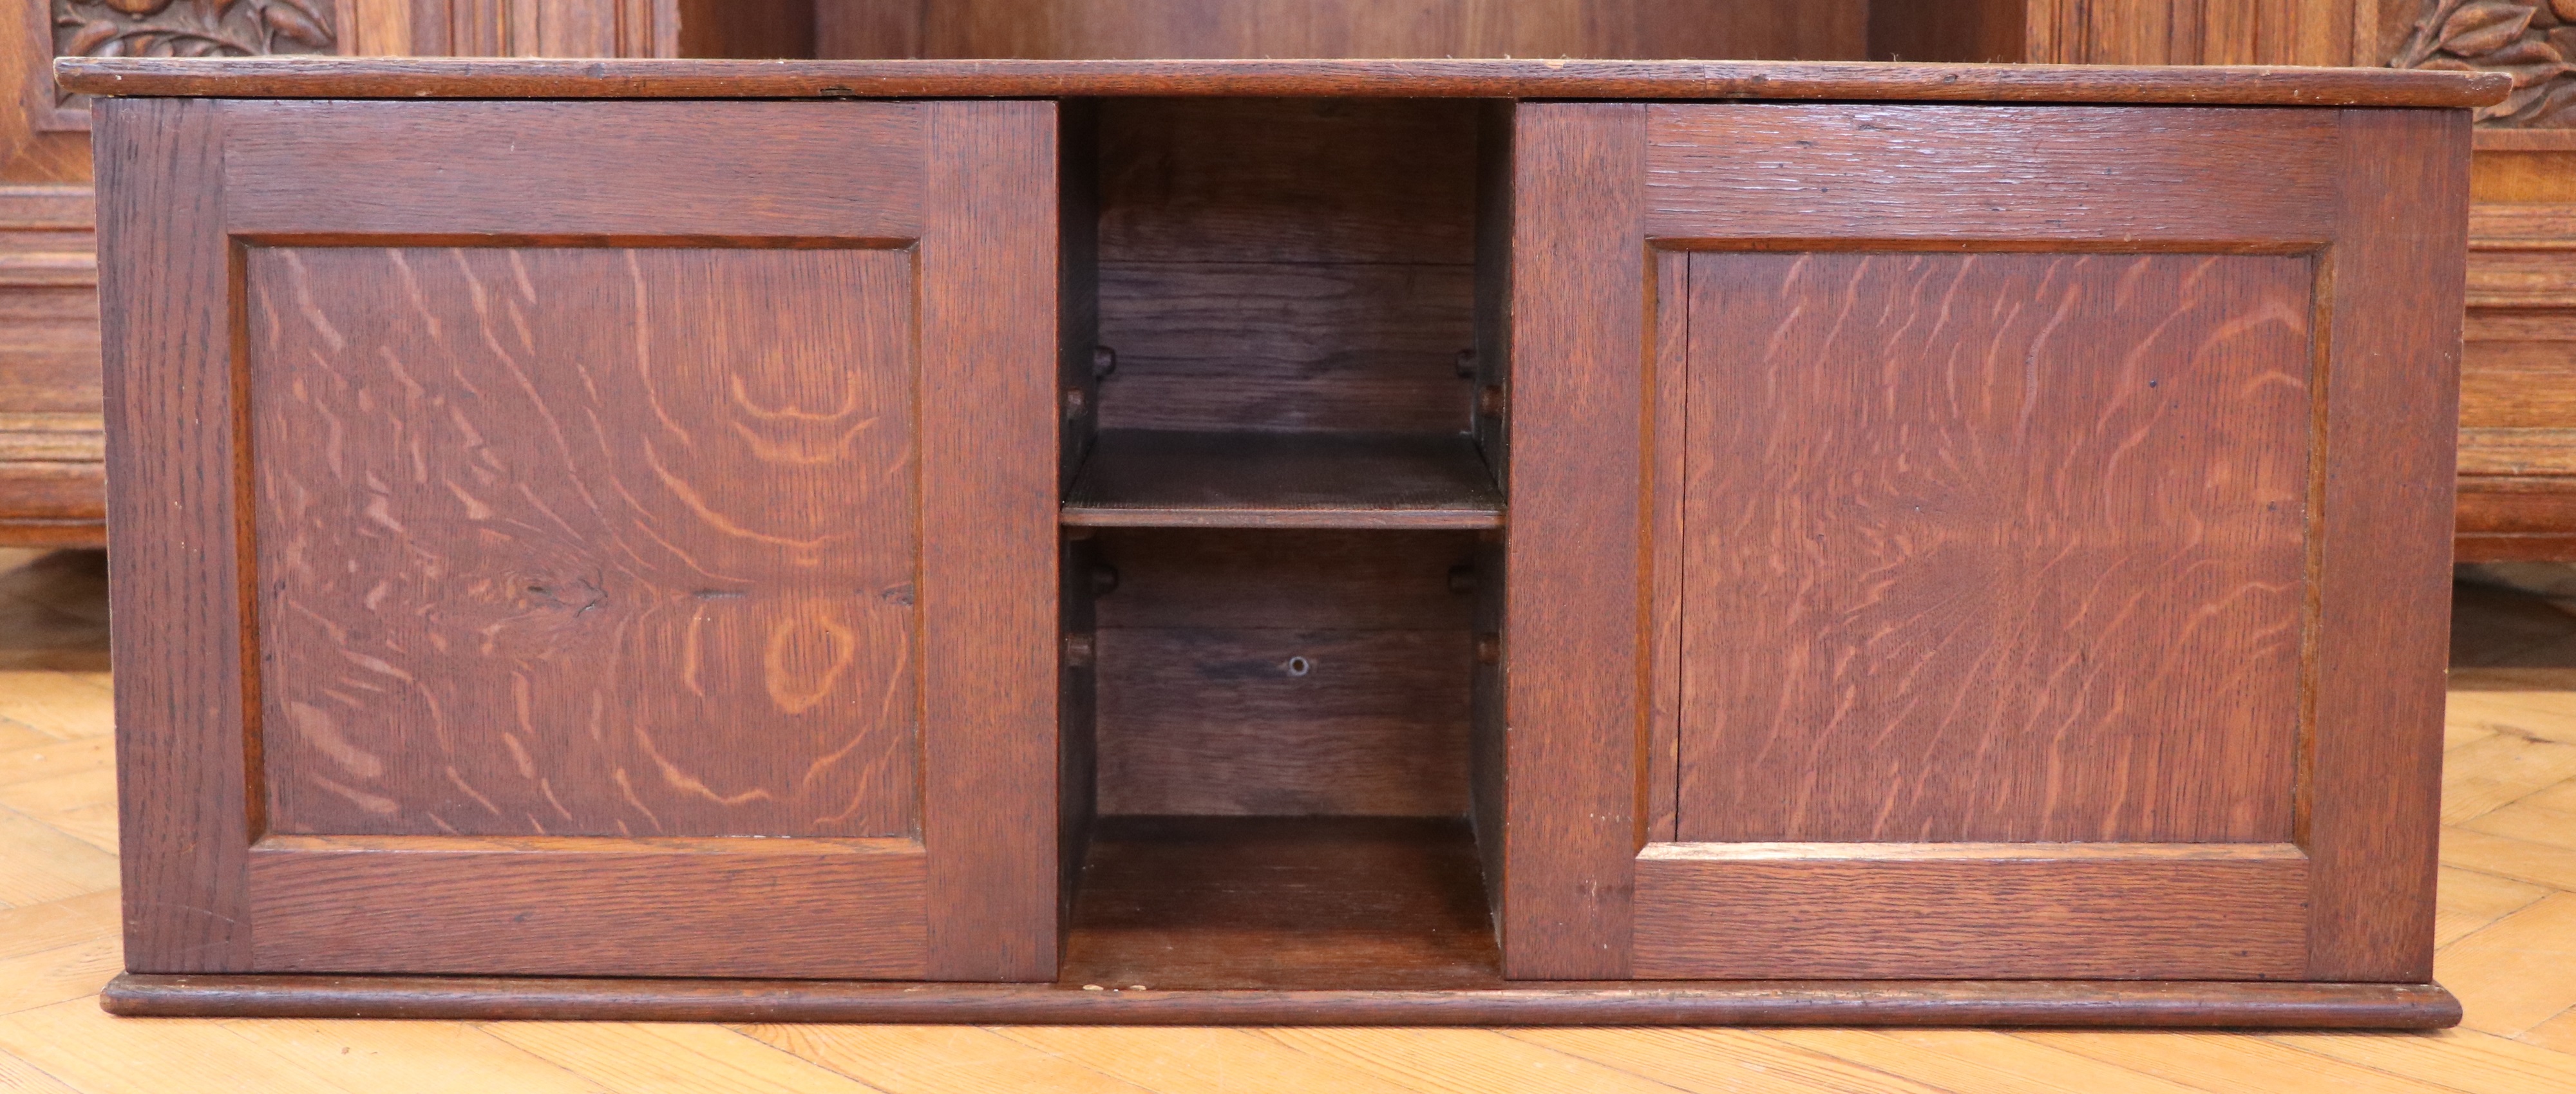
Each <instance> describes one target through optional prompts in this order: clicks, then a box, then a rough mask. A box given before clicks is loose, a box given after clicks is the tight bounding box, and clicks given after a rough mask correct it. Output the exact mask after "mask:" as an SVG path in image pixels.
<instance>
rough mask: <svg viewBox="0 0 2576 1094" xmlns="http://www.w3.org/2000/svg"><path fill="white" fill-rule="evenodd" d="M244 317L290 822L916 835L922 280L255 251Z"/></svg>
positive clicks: (889, 253) (268, 645)
mask: <svg viewBox="0 0 2576 1094" xmlns="http://www.w3.org/2000/svg"><path fill="white" fill-rule="evenodd" d="M247 294H248V299H247V304H246V309H247V327H248V339H249V348H250V364H249V390H250V402H251V421H252V438H253V439H252V445H253V447H254V450H255V452H256V453H257V455H256V456H255V460H254V462H255V466H256V471H255V472H254V484H255V485H254V489H255V492H256V506H257V512H258V536H257V541H258V545H259V561H260V573H261V575H262V578H263V579H264V580H263V582H262V585H261V587H260V596H259V603H260V626H261V639H260V651H261V660H262V687H261V709H262V711H263V719H262V721H263V727H264V732H263V733H262V735H261V737H262V741H263V747H264V750H265V755H264V760H265V764H264V766H265V769H266V772H267V798H268V830H269V831H272V832H277V833H305V834H332V835H354V834H368V835H391V834H415V835H434V834H450V835H475V836H638V837H642V836H726V835H800V836H845V837H846V836H890V835H909V834H911V833H912V832H913V831H914V822H915V815H914V808H915V807H914V801H915V798H916V795H917V790H916V783H917V779H916V778H915V763H916V757H915V749H914V740H915V735H916V732H917V729H918V727H917V724H916V723H917V720H918V718H917V713H918V703H917V699H916V686H915V674H916V672H917V670H918V667H919V664H920V658H919V656H918V655H917V653H916V651H915V648H914V636H915V630H916V627H915V620H914V615H915V612H914V608H913V600H914V590H913V581H914V572H915V566H916V556H917V553H918V550H917V548H918V529H917V524H916V520H915V511H916V508H917V503H916V496H915V495H916V473H915V463H914V459H913V433H914V428H913V394H914V386H915V385H914V372H915V370H914V364H913V359H912V347H913V342H914V335H913V330H914V322H913V315H912V306H913V305H912V300H913V286H912V265H911V255H910V254H909V253H908V252H904V251H895V250H868V249H828V250H826V249H813V250H726V249H687V248H640V249H631V250H621V249H604V248H452V249H451V248H363V249H362V248H253V249H251V250H250V251H249V254H248V260H247ZM775 315H792V316H795V317H796V322H794V323H792V324H780V323H776V322H773V321H771V319H770V318H769V317H771V316H775Z"/></svg>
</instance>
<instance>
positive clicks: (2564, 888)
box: [0, 552, 2576, 1094]
mask: <svg viewBox="0 0 2576 1094" xmlns="http://www.w3.org/2000/svg"><path fill="white" fill-rule="evenodd" d="M33 557H34V556H32V555H31V554H28V553H16V554H11V553H8V552H0V570H7V571H8V572H0V1091H8V1092H18V1091H99V1092H106V1091H138V1092H152V1094H169V1092H174V1091H190V1090H240V1091H260V1092H263V1094H265V1092H279V1094H294V1092H308V1091H309V1092H334V1091H346V1092H353V1094H384V1092H397V1091H455V1092H460V1094H463V1092H473V1094H488V1092H496V1091H498V1092H556V1091H562V1092H567V1094H569V1092H576V1091H645V1090H657V1091H658V1090H671V1091H715V1092H726V1094H750V1092H764V1091H863V1090H887V1091H923V1092H932V1091H936V1092H967V1091H990V1092H1003V1091H1042V1090H1076V1091H1135V1090H1147V1091H1168V1092H1172V1094H1181V1092H1195V1091H1296V1092H1314V1091H1424V1092H1431V1091H1442V1092H1447V1091H1456V1092H1460V1094H1469V1092H1473V1094H1490V1092H1508V1091H1570V1090H1606V1091H1632V1090H1639V1091H1641V1090H1662V1089H1682V1090H1711V1091H1717V1090H1723V1091H1774V1090H1778V1091H1789V1090H1802V1091H1803V1090H1834V1091H1864V1090H1868V1091H1875V1090H1900V1091H1929V1090H1948V1091H2058V1090H2079V1091H2100V1092H2128V1091H2186V1090H2205V1091H2266V1092H2271V1091H2295V1090H2319V1091H2338V1092H2376V1091H2399V1090H2428V1091H2430V1090H2456V1091H2479V1092H2489V1091H2491V1092H2515V1094H2522V1092H2537V1091H2576V617H2572V616H2569V615H2567V614H2564V613H2561V612H2559V611H2557V610H2555V609H2553V608H2550V607H2548V606H2547V605H2545V604H2542V603H2541V602H2538V601H2533V600H2527V599H2522V598H2517V597H2514V596H2511V595H2507V594H2500V593H2491V592H2485V591H2481V590H2474V589H2471V590H2466V591H2464V592H2463V594H2462V596H2461V604H2460V609H2461V625H2460V627H2459V628H2457V639H2456V641H2455V660H2456V662H2457V663H2458V664H2459V665H2460V666H2461V667H2460V668H2459V669H2458V670H2457V671H2455V674H2454V677H2453V685H2452V686H2453V691H2452V695H2451V717H2450V740H2449V760H2448V766H2447V769H2446V771H2445V778H2444V783H2445V786H2446V788H2447V789H2446V792H2445V798H2444V803H2443V804H2444V820H2445V821H2446V822H2447V823H2448V825H2449V827H2448V828H2446V829H2445V831H2444V840H2443V846H2442V859H2443V869H2442V907H2441V943H2442V950H2441V958H2440V961H2439V963H2438V964H2437V966H2436V973H2437V974H2438V975H2439V977H2440V978H2441V980H2442V982H2443V983H2445V984H2447V985H2449V986H2450V987H2451V989H2452V990H2453V991H2455V992H2457V993H2459V995H2460V997H2461V999H2462V1000H2463V1001H2464V1002H2465V1003H2466V1004H2467V1008H2468V1019H2467V1023H2466V1025H2465V1026H2464V1027H2463V1028H2460V1029H2457V1030H2451V1031H2446V1032H2442V1033H2437V1034H2429V1035H2402V1034H2365V1035H2352V1034H2339V1035H2329V1034H2289V1035H2274V1036H2248V1035H2239V1034H2210V1033H2186V1034H2158V1033H1996V1032H1981V1031H1964V1030H1925V1031H1856V1030H1833V1029H1814V1030H1771V1031H1759V1032H1756V1031H1743V1030H1656V1031H1636V1030H1616V1029H1602V1030H1554V1031H1534V1030H1314V1029H1276V1030H1263V1029H1060V1028H1034V1027H1021V1028H948V1027H908V1026H906V1027H886V1026H875V1027H852V1026H806V1027H785V1026H744V1027H732V1026H688V1025H627V1024H594V1025H582V1024H569V1023H561V1024H558V1023H507V1022H495V1023H459V1022H407V1023H406V1022H311V1021H229V1022H201V1021H178V1020H157V1019H116V1018H110V1017H108V1016H106V1015H105V1014H102V1013H100V1012H99V1009H98V1004H97V1001H96V1000H95V999H94V998H93V997H92V996H93V995H94V994H95V993H96V992H97V990H98V988H99V985H101V984H103V983H105V982H106V981H107V978H108V977H109V976H110V975H112V974H114V972H115V971H116V967H117V940H116V934H117V909H116V899H117V894H116V884H117V875H116V858H115V850H116V825H115V807H114V796H115V780H114V776H113V774H112V771H111V763H110V754H109V741H108V730H109V726H110V719H111V710H110V706H109V701H108V688H107V676H106V674H105V673H104V672H102V671H100V670H101V669H103V668H104V664H103V661H102V659H101V657H100V655H99V652H98V651H99V647H98V641H99V638H100V635H101V633H102V627H103V619H104V613H103V611H102V610H101V609H100V607H99V603H98V596H99V589H100V585H99V574H98V569H97V565H96V559H95V556H78V555H73V556H54V557H51V558H46V559H41V560H38V561H37V562H36V563H35V568H34V569H32V570H31V569H27V568H24V567H23V564H25V563H26V562H28V560H29V559H30V558H33ZM12 566H20V567H21V568H18V569H15V570H8V568H9V567H12Z"/></svg>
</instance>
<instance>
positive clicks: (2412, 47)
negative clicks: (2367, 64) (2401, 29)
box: [2388, 0, 2576, 129]
mask: <svg viewBox="0 0 2576 1094" xmlns="http://www.w3.org/2000/svg"><path fill="white" fill-rule="evenodd" d="M2420 3H2421V10H2420V11H2419V13H2418V14H2417V16H2416V18H2415V22H2414V24H2413V25H2412V27H2411V28H2410V30H2409V31H2408V33H2407V35H2406V40H2405V41H2404V42H2403V43H2401V44H2400V45H2399V46H2398V47H2397V52H2396V54H2395V55H2394V56H2391V57H2390V58H2389V59H2388V64H2389V67H2391V68H2420V69H2431V70H2435V71H2449V72H2502V73H2506V74H2508V75H2510V76H2512V77H2513V94H2512V96H2511V97H2509V98H2507V99H2506V100H2505V101H2504V102H2502V103H2500V104H2498V105H2495V106H2490V107H2484V108H2481V109H2480V110H2479V111H2478V114H2477V118H2478V124H2480V125H2483V126H2488V127H2491V128H2502V129H2571V128H2576V64H2571V63H2569V62H2570V61H2571V59H2576V0H2420Z"/></svg>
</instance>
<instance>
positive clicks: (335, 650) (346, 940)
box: [101, 100, 1060, 980]
mask: <svg viewBox="0 0 2576 1094" xmlns="http://www.w3.org/2000/svg"><path fill="white" fill-rule="evenodd" d="M107 109H108V111H109V113H108V114H106V115H104V118H105V119H106V124H104V125H103V126H102V127H101V140H102V145H101V147H102V150H103V152H104V151H119V150H125V149H136V150H140V149H143V148H145V147H148V146H150V145H152V144H153V142H156V141H157V142H160V143H161V144H164V145H175V146H177V147H178V148H180V149H182V150H183V151H182V152H181V153H180V154H171V153H168V152H160V153H158V154H149V155H128V154H125V153H124V152H122V151H119V154H118V155H117V156H116V157H114V158H111V159H103V160H102V167H103V170H107V171H109V172H111V173H110V175H109V186H108V192H109V194H110V202H109V205H110V209H109V211H108V215H107V222H108V223H109V225H110V226H111V227H110V230H109V232H108V235H107V245H108V246H109V248H110V253H111V255H112V256H114V258H115V261H114V262H112V265H113V266H114V267H115V268H116V269H118V270H119V271H120V275H119V276H120V278H121V280H120V281H119V282H118V284H117V286H116V290H117V291H116V292H114V293H112V294H111V295H110V297H109V299H110V302H111V307H110V317H109V330H110V332H111V340H112V341H114V342H115V343H116V344H117V345H118V350H117V351H116V352H113V353H111V360H110V366H109V367H110V374H111V376H112V377H115V378H116V382H117V383H118V384H119V385H120V386H121V387H123V388H125V389H126V390H127V391H128V392H130V393H141V394H143V397H141V398H135V399H126V400H123V401H122V402H121V404H120V408H119V410H118V411H117V413H116V415H115V416H116V418H117V421H118V425H117V427H116V432H115V436H114V441H115V448H116V451H117V452H118V453H119V454H120V458H121V459H122V460H123V461H124V465H126V466H138V465H142V466H157V467H172V468H179V469H182V470H181V471H180V472H179V473H176V474H169V475H164V476H161V477H157V478H156V477H154V476H151V475H139V476H134V477H132V478H130V479H129V480H128V483H129V484H130V486H131V488H130V489H125V490H123V491H122V492H121V495H120V496H121V499H122V500H121V501H120V502H119V504H118V505H117V506H116V507H115V514H116V516H115V518H114V519H116V520H117V521H118V522H119V530H118V535H119V537H120V544H128V543H130V544H136V545H138V546H137V548H136V549H133V550H127V551H124V552H123V554H122V557H121V559H120V567H121V568H124V569H126V570H129V571H133V570H139V571H141V572H143V573H145V574H152V575H161V576H166V577H168V578H170V579H173V580H176V581H178V582H179V583H180V584H181V585H183V586H185V587H191V588H194V587H199V586H212V587H217V588H223V587H227V586H229V587H231V588H234V589H237V590H239V595H238V596H237V598H236V600H235V601H234V602H233V603H231V604H228V605H218V604H215V603H211V602H210V603H208V604H205V605H201V606H200V607H201V609H203V610H204V611H205V612H206V615H205V618H203V619H202V620H199V621H198V626H199V627H200V629H199V630H198V632H197V633H198V634H199V635H200V636H201V637H200V638H199V640H198V641H197V642H196V643H194V644H190V643H181V642H167V641H160V640H157V639H155V638H153V637H151V636H142V637H139V638H138V637H130V636H131V635H132V630H131V629H128V630H127V631H125V632H122V633H124V634H126V635H128V636H129V637H120V639H119V648H118V650H117V668H118V672H119V680H120V686H121V687H127V688H129V692H130V694H132V695H137V696H142V695H150V696H156V697H163V698H162V700H161V701H159V702H145V703H143V705H140V706H136V707H133V708H131V709H130V710H129V711H128V713H127V715H126V716H125V717H124V718H123V719H121V723H120V732H121V733H124V734H125V739H124V741H123V742H122V744H121V747H123V748H125V749H126V750H127V752H126V754H127V755H129V756H134V757H149V758H150V759H146V760H141V761H140V762H137V763H134V764H130V765H128V767H127V768H126V769H125V772H124V775H125V778H126V780H127V786H126V793H125V795H124V801H125V810H126V812H125V821H126V824H127V825H128V839H129V847H130V854H129V861H130V862H132V863H134V864H135V865H136V867H137V871H138V873H137V875H136V876H135V880H134V882H133V883H132V884H129V886H128V900H129V909H130V911H131V916H130V921H131V922H132V923H133V924H134V932H133V933H134V935H135V941H136V942H138V943H139V944H134V945H130V946H129V950H128V954H129V966H130V967H132V968H134V969H137V970H140V971H155V972H189V971H219V970H248V971H304V972H420V973H482V974H551V975H660V976H763V977H890V978H905V979H913V978H928V979H960V980H973V979H990V980H1036V979H1047V978H1051V977H1052V976H1053V974H1054V970H1055V954H1054V948H1055V939H1056V930H1057V926H1056V919H1055V909H1056V903H1057V901H1056V889H1057V886H1056V870H1057V866H1056V858H1057V855H1056V835H1055V830H1054V823H1055V809H1054V801H1053V786H1054V780H1055V769H1056V752H1057V742H1056V732H1057V730H1056V720H1057V719H1056V711H1055V695H1056V682H1057V672H1056V669H1055V652H1054V651H1055V646H1056V637H1055V636H1056V619H1055V616H1056V607H1055V597H1056V574H1055V569H1054V565H1055V563H1054V558H1055V550H1056V544H1055V522H1054V518H1055V499H1056V482H1057V478H1058V468H1057V466H1056V460H1057V456H1056V452H1057V435H1056V434H1057V428H1058V426H1059V424H1060V418H1059V415H1058V414H1057V411H1056V394H1055V392H1056V375H1057V357H1058V347H1057V345H1056V338H1055V330H1056V319H1057V311H1056V303H1057V301H1056V294H1055V267H1056V253H1055V250H1056V248H1055V236H1056V218H1057V206H1056V184H1057V178H1056V136H1057V135H1056V132H1055V126H1054V111H1053V107H1052V106H1051V105H1050V104H1045V103H1028V102H1019V103H723V104H691V103H582V104H570V103H467V102H458V103H439V104H412V103H269V102H232V103H223V104H215V105H210V106H206V107H203V108H200V107H199V106H193V105H190V104H186V103H182V102H178V101H130V100H120V101H117V102H114V103H111V104H109V105H108V108H107ZM191 148H204V149H207V150H208V151H209V152H210V154H208V155H202V156H198V155H189V154H185V151H184V150H186V149H191ZM713 148H731V149H736V150H739V149H742V148H760V149H763V150H764V151H763V152H762V153H761V160H760V162H761V170H760V171H758V172H746V171H742V170H739V169H738V168H736V167H731V166H723V165H718V164H715V163H713V162H712V161H710V160H709V159H708V158H707V155H706V154H704V150H706V149H713ZM771 151H775V152H776V154H775V155H774V156H773V155H771V154H770V152H771ZM729 155H730V153H729ZM174 193H177V194H185V195H187V200H186V201H184V202H180V203H177V204H176V205H175V206H174V205H173V204H172V203H170V202H169V201H168V198H167V195H170V194H174ZM389 194H390V195H399V200H390V199H380V198H379V197H378V195H389ZM172 254H175V255H196V254H213V255H223V256H227V257H226V260H225V261H224V262H222V263H219V264H217V265H215V266H212V267H209V266H207V265H202V264H190V263H187V262H176V263H174V262H169V261H166V260H163V259H161V258H159V257H158V256H162V255H172ZM227 266H228V267H229V269H228V270H227V269H226V268H225V267H227ZM209 327H212V328H216V329H221V328H224V327H229V328H230V331H231V336H230V337H228V338H225V337H219V338H216V339H211V340H209V339H205V338H201V337H198V336H196V333H195V332H197V331H199V330H202V329H207V328H209ZM168 393H178V394H179V395H180V396H181V397H176V398H174V397H171V395H170V394H168ZM190 400H199V401H196V402H191V401H190ZM232 505H238V506H239V507H240V508H239V509H238V510H237V511H236V510H230V509H228V508H227V507H229V506H232ZM201 515H205V516H212V517H213V518H214V519H216V520H217V521H219V522H220V523H222V524H224V525H226V526H227V527H228V529H229V531H228V532H227V533H226V538H227V540H229V541H231V542H235V543H238V544H239V548H238V551H237V552H234V551H206V550H203V545H204V544H205V543H206V540H205V538H204V536H203V534H202V532H203V529H202V528H201V526H200V524H199V523H197V518H198V517H199V516H201ZM236 575H238V576H236ZM146 580H149V579H148V578H147V579H146ZM127 587H128V588H130V587H131V583H129V584H128V586H127ZM128 609H138V610H142V611H145V612H150V611H152V610H153V609H152V608H151V607H150V606H147V605H137V604H133V603H129V602H124V601H121V602H120V610H128ZM210 630H211V631H224V630H229V631H230V632H231V633H232V634H233V637H232V638H231V639H230V640H229V641H230V642H231V643H235V644H237V648H238V649H239V650H240V651H241V652H242V655H243V660H244V663H243V664H242V666H241V668H240V669H239V670H238V671H239V673H240V675H239V677H238V678H236V679H233V680H226V679H223V678H222V677H221V676H220V675H217V676H213V677H209V676H207V675H205V674H203V673H199V672H196V671H195V670H194V669H193V668H192V666H193V665H194V664H195V662H194V661H192V660H191V659H192V658H197V657H200V656H201V653H202V650H203V649H204V648H205V643H206V642H207V641H209V640H208V639H206V638H204V637H202V636H203V635H205V634H207V633H210ZM212 641H214V642H215V643H216V644H217V648H222V646H223V645H224V644H225V640H221V639H215V640H212ZM236 712H238V713H236ZM227 739H229V741H230V742H233V743H231V744H230V746H229V747H227V746H226V745H225V744H222V743H214V744H213V745H212V747H208V748H202V749H191V748H187V747H178V746H177V745H176V742H178V741H180V740H205V741H209V742H223V741H226V740H227ZM174 806H175V807H174ZM755 837H757V838H755ZM164 867H168V868H167V869H164ZM183 867H184V868H183Z"/></svg>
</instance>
